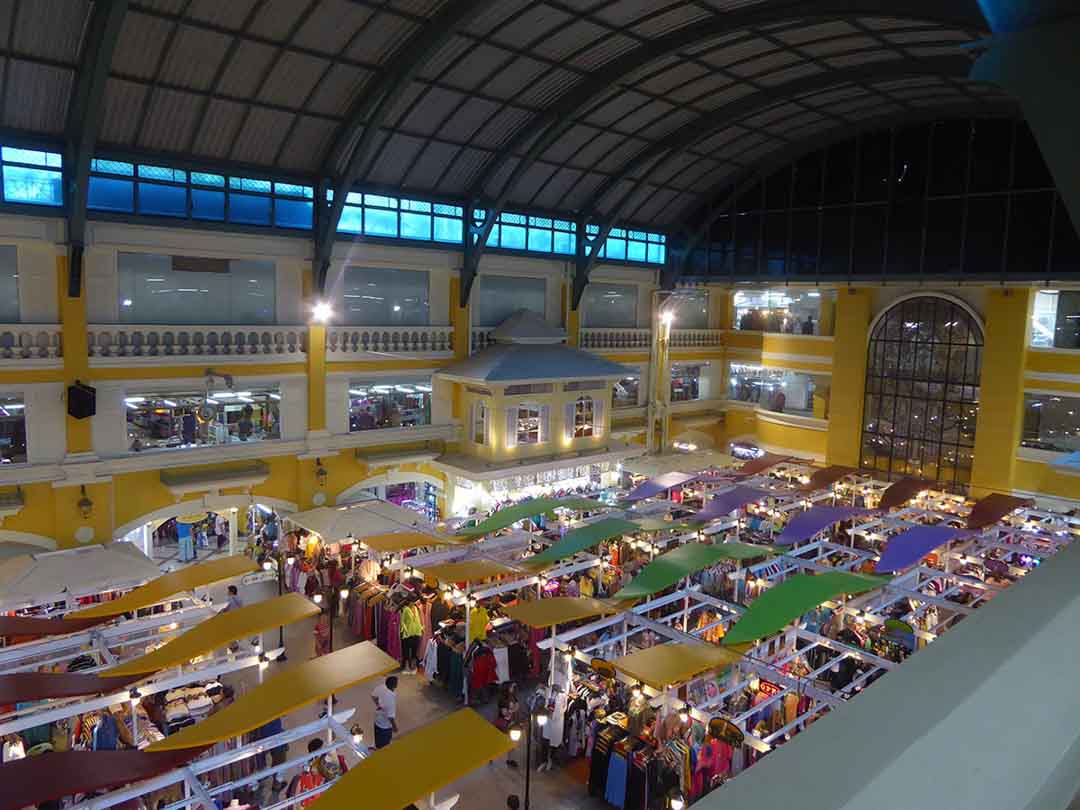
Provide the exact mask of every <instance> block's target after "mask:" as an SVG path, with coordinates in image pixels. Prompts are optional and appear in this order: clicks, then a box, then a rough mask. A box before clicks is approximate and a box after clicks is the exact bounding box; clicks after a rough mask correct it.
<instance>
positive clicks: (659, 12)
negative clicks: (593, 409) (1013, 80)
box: [0, 0, 1006, 226]
mask: <svg viewBox="0 0 1080 810" xmlns="http://www.w3.org/2000/svg"><path fill="white" fill-rule="evenodd" d="M106 5H114V4H109V3H106V0H95V2H88V1H87V0H32V2H31V0H12V2H10V3H9V4H7V12H6V13H0V45H2V48H3V50H2V51H0V57H2V58H0V62H2V80H0V81H2V87H0V90H2V93H0V126H3V127H5V128H7V129H9V130H20V131H25V132H29V133H34V134H44V135H52V136H60V135H62V134H64V133H65V132H70V130H71V127H72V123H71V121H70V117H69V109H70V108H71V106H72V104H73V103H76V102H75V100H76V99H78V98H80V93H78V92H77V88H78V87H79V86H80V79H79V76H80V74H85V73H86V72H87V71H90V70H92V68H93V66H94V65H93V62H94V59H93V58H89V57H90V56H92V54H88V49H92V48H93V45H94V43H93V42H92V41H91V40H92V39H93V37H92V36H90V33H91V32H92V31H93V30H94V29H93V26H92V25H91V19H92V14H93V12H94V9H95V6H98V7H102V6H106ZM121 5H124V6H126V9H125V10H124V14H123V20H122V23H121V26H120V30H119V35H118V37H117V40H116V44H115V48H113V49H112V51H111V54H107V56H108V57H109V58H108V65H107V73H106V74H105V80H104V87H103V90H102V93H101V104H102V105H103V115H102V122H101V126H100V131H99V133H98V137H97V146H98V148H99V149H112V150H116V151H128V152H132V153H150V154H154V153H163V154H165V155H167V156H169V155H171V156H174V157H176V158H182V159H184V160H187V161H192V160H203V159H205V160H207V161H213V162H216V163H229V164H236V165H245V166H248V167H256V168H264V169H266V170H268V171H271V170H278V171H284V172H288V173H290V174H298V175H304V176H308V177H311V178H322V179H324V180H325V181H326V182H327V183H330V184H340V183H342V181H343V180H345V179H351V180H354V181H355V182H359V183H367V184H372V185H378V186H389V187H400V188H402V189H405V190H407V191H408V192H410V193H414V194H418V195H427V196H432V197H449V198H465V199H478V200H485V201H487V202H488V203H489V204H490V203H493V205H492V206H491V207H492V208H495V209H499V208H502V207H507V206H508V207H513V208H539V209H550V210H560V211H561V210H569V211H584V212H586V213H587V214H589V215H590V216H601V217H609V218H610V217H612V216H615V215H617V216H619V217H620V218H622V219H626V220H630V221H636V222H647V223H651V224H655V225H660V226H662V225H664V224H670V223H672V222H675V221H677V219H678V217H680V216H681V215H682V214H683V212H685V211H687V210H689V209H690V208H692V207H693V206H694V205H696V204H700V202H701V195H704V194H707V193H708V192H709V191H710V190H711V189H714V188H716V187H717V186H718V185H723V181H724V179H725V178H728V177H736V176H738V175H739V174H740V173H741V172H744V171H745V170H746V169H747V167H749V166H752V165H754V164H755V163H756V162H759V161H762V160H764V159H766V158H767V157H768V156H769V155H770V154H771V153H773V152H776V151H780V150H784V149H790V147H791V146H792V144H793V143H796V142H797V141H799V140H800V139H803V138H809V137H812V136H814V135H816V134H818V133H822V132H825V131H829V130H836V129H840V130H842V129H843V127H844V126H846V125H855V124H857V123H858V121H860V120H861V119H867V118H873V119H881V118H882V117H883V116H891V115H895V116H896V117H897V118H901V119H902V118H903V117H904V116H905V115H908V114H921V113H924V112H925V111H926V110H928V109H940V110H941V111H942V113H943V114H948V111H949V109H950V107H953V106H964V107H965V108H967V109H970V108H971V107H972V106H982V105H985V106H986V107H987V108H988V109H990V108H993V107H994V106H996V105H1001V104H1002V103H1003V102H1005V101H1006V99H1004V97H1003V95H1002V94H1001V93H1000V92H999V91H997V90H996V89H995V88H993V87H990V86H987V85H982V84H978V83H973V82H970V81H969V80H967V78H966V75H967V64H968V58H967V55H966V54H967V50H966V49H965V46H966V45H968V44H970V43H971V42H972V41H974V40H976V39H977V38H979V37H981V36H983V35H984V34H985V33H987V26H986V21H985V19H984V18H983V16H982V13H981V12H980V10H979V8H978V5H977V3H976V2H975V0H948V2H942V1H941V0H693V2H665V1H664V0H544V1H543V2H537V1H536V0H453V2H449V0H443V1H440V0H228V2H221V0H131V1H130V2H126V3H122V4H121ZM106 50H107V49H106ZM83 83H85V82H83ZM699 134H700V137H698V135H699Z"/></svg>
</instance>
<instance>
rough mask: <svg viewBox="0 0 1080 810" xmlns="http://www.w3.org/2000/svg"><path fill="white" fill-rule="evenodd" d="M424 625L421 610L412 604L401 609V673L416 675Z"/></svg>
mask: <svg viewBox="0 0 1080 810" xmlns="http://www.w3.org/2000/svg"><path fill="white" fill-rule="evenodd" d="M423 635H424V625H423V622H422V621H421V620H420V608H418V607H417V606H416V604H415V603H412V602H410V603H409V604H407V605H406V606H405V607H403V608H402V609H401V671H402V672H404V673H405V674H406V675H415V674H416V667H417V664H418V663H419V660H418V659H419V655H420V637H421V636H423Z"/></svg>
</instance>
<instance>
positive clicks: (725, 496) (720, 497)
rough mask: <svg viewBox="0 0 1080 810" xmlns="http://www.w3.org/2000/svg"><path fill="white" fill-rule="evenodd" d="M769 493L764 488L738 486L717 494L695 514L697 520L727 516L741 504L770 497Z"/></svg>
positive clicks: (744, 504)
mask: <svg viewBox="0 0 1080 810" xmlns="http://www.w3.org/2000/svg"><path fill="white" fill-rule="evenodd" d="M768 495H769V493H768V492H766V491H765V490H763V489H755V488H754V487H744V486H737V487H732V488H731V489H728V490H725V491H723V492H721V493H719V494H717V495H716V496H715V497H714V498H713V499H712V500H710V501H708V502H706V504H705V507H704V508H703V509H702V510H701V511H700V512H698V513H697V514H696V515H694V518H693V519H694V520H695V521H710V520H717V519H718V518H722V517H727V516H728V515H730V514H731V513H732V512H734V511H735V510H736V509H738V508H739V507H741V506H746V504H748V503H753V502H754V501H760V500H761V499H762V498H766V497H768Z"/></svg>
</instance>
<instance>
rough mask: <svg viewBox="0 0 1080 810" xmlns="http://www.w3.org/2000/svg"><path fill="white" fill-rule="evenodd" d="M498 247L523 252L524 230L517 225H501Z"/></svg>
mask: <svg viewBox="0 0 1080 810" xmlns="http://www.w3.org/2000/svg"><path fill="white" fill-rule="evenodd" d="M499 246H500V247H504V248H510V249H511V250H525V229H524V228H522V227H519V226H517V225H503V226H502V239H501V241H500V242H499Z"/></svg>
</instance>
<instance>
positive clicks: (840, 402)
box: [825, 289, 872, 467]
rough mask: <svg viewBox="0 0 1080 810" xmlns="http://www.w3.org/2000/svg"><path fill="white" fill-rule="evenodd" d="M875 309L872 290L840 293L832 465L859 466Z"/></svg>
mask: <svg viewBox="0 0 1080 810" xmlns="http://www.w3.org/2000/svg"><path fill="white" fill-rule="evenodd" d="M871 308H872V301H871V293H870V290H864V289H860V290H856V289H846V290H840V291H839V292H838V293H837V299H836V322H835V330H836V340H835V341H834V342H833V371H832V390H831V392H830V401H829V433H828V444H827V447H826V451H825V456H826V460H827V461H828V463H829V464H843V465H845V466H848V467H858V466H859V457H860V456H861V445H862V412H863V388H864V386H865V384H866V341H867V338H868V337H869V335H868V332H869V329H870V315H871Z"/></svg>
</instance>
